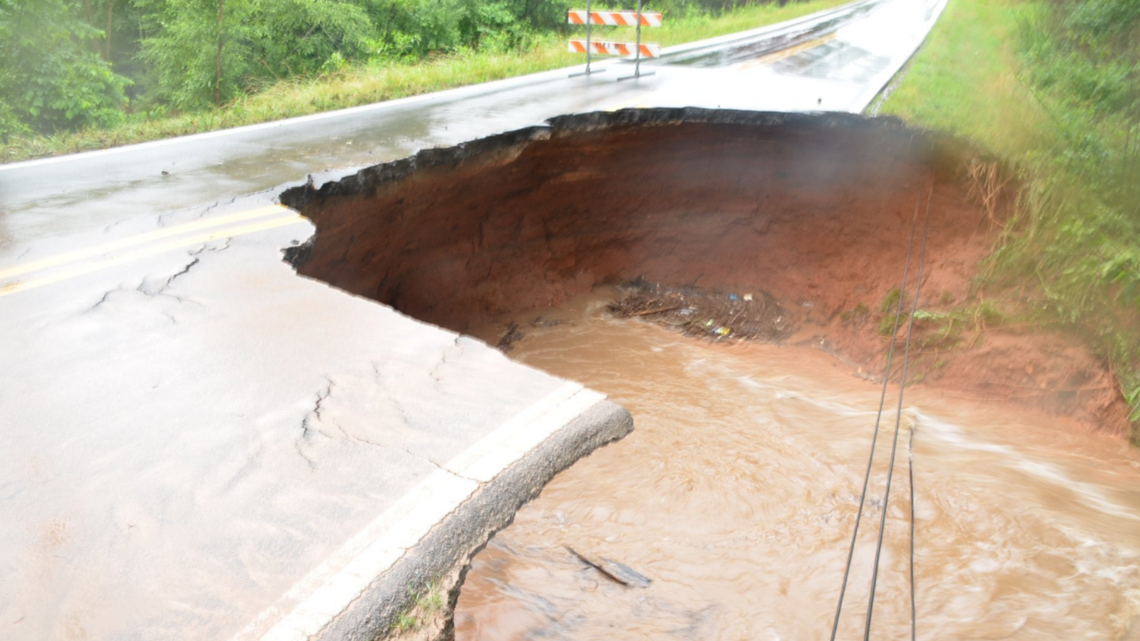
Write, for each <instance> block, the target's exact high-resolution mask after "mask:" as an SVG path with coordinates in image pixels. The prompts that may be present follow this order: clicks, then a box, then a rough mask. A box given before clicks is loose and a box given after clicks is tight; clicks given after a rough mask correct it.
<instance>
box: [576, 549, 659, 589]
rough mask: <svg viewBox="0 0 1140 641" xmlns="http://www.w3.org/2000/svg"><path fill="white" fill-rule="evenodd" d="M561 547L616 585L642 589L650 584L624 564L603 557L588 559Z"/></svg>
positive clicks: (647, 579) (641, 575)
mask: <svg viewBox="0 0 1140 641" xmlns="http://www.w3.org/2000/svg"><path fill="white" fill-rule="evenodd" d="M563 547H565V548H566V549H567V550H568V551H569V552H570V554H573V555H574V556H576V557H578V560H579V561H581V562H583V563H585V564H586V565H588V566H590V567H592V568H594V569H595V570H597V571H598V572H601V573H602V574H604V575H605V576H606V578H608V579H610V580H612V581H614V582H616V583H620V584H622V585H627V586H631V587H635V588H644V587H646V586H648V585H649V584H650V583H652V580H651V579H650V578H649V577H647V576H645V575H644V574H641V573H640V572H638V571H637V570H634V569H633V568H631V567H629V566H628V565H625V564H624V563H618V562H617V561H613V560H610V559H607V558H605V557H588V556H586V555H585V554H582V553H581V552H579V551H577V550H575V549H574V548H572V547H570V546H569V545H565V546H563Z"/></svg>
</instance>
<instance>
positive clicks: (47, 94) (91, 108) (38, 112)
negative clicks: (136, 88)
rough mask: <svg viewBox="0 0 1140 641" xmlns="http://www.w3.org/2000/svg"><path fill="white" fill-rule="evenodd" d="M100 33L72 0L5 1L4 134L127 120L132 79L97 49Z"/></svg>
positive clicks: (0, 4) (0, 79) (1, 35)
mask: <svg viewBox="0 0 1140 641" xmlns="http://www.w3.org/2000/svg"><path fill="white" fill-rule="evenodd" d="M101 35H102V33H101V32H100V31H99V30H97V29H95V28H94V27H92V26H91V25H89V24H87V23H86V22H85V21H83V20H82V19H81V18H80V16H79V15H78V13H77V11H76V7H75V5H74V4H73V3H71V2H68V1H67V0H36V1H35V2H27V1H21V0H0V96H2V97H3V99H2V100H0V137H3V136H6V135H8V134H9V133H12V132H18V131H24V130H27V129H29V128H34V129H38V130H41V131H54V130H56V129H60V128H68V127H77V126H83V125H90V124H94V125H110V124H114V123H115V122H117V121H119V120H121V119H122V117H123V113H122V109H121V108H122V107H123V105H124V104H125V103H126V93H125V91H124V90H125V88H126V86H127V85H128V84H130V81H129V80H128V79H127V78H125V77H123V76H120V75H117V74H115V73H113V72H112V71H111V66H110V65H109V64H108V63H107V62H106V61H105V60H103V59H102V58H101V57H100V56H99V54H98V53H96V51H95V50H94V49H93V47H92V45H93V44H94V43H95V42H96V41H97V40H98V39H99V38H100V37H101Z"/></svg>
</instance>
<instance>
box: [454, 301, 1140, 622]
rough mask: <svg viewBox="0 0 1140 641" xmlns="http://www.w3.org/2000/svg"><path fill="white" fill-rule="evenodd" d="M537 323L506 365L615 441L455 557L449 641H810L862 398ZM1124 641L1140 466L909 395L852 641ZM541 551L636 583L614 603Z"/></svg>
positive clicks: (834, 375) (633, 330)
mask: <svg viewBox="0 0 1140 641" xmlns="http://www.w3.org/2000/svg"><path fill="white" fill-rule="evenodd" d="M601 310H602V302H601V297H599V296H594V297H584V298H582V299H579V300H577V301H574V302H573V303H572V304H569V305H566V306H565V307H563V308H562V309H558V310H554V311H547V312H546V313H545V314H544V315H543V317H542V321H549V320H552V319H553V320H561V321H564V322H562V323H560V324H558V325H557V326H542V325H549V323H545V322H540V323H539V325H540V327H533V326H532V325H531V323H530V322H529V321H532V320H534V317H533V316H531V317H528V318H526V319H522V320H521V322H520V325H521V326H522V327H523V328H524V330H525V331H526V332H527V335H526V336H525V338H523V339H522V340H521V341H519V342H518V343H517V344H516V346H515V348H514V351H512V352H511V355H512V356H513V357H515V358H517V359H519V360H521V361H523V362H525V363H528V364H530V365H533V366H535V367H539V368H542V369H544V370H547V371H550V372H553V373H555V374H558V375H560V376H564V377H566V378H571V379H575V380H579V381H582V382H584V383H585V384H587V385H589V386H591V387H593V388H595V389H598V390H600V391H603V392H606V393H608V394H609V395H610V398H611V399H612V400H614V401H616V402H618V403H621V404H622V405H624V406H625V407H627V408H628V409H629V410H630V412H631V413H632V414H633V416H634V422H635V428H636V429H635V431H634V432H633V434H631V435H630V436H628V437H627V438H625V439H624V440H623V441H620V442H617V443H614V444H611V445H609V446H607V447H605V448H602V449H600V450H598V451H597V452H595V453H594V454H593V455H591V456H590V457H588V458H586V459H584V460H582V461H580V462H579V463H577V464H576V465H574V466H573V467H572V468H571V469H569V470H567V471H565V472H563V473H562V474H560V475H559V476H558V477H556V478H555V479H554V480H553V481H552V482H551V483H550V484H549V485H548V486H547V488H546V489H545V490H544V491H543V493H542V495H541V496H540V497H539V498H538V499H536V500H535V501H533V502H532V503H530V504H528V505H526V506H525V507H523V509H522V510H521V511H520V512H519V514H518V516H517V518H516V519H515V522H514V524H513V525H511V526H510V527H508V528H507V529H506V530H504V531H502V532H500V533H499V534H498V535H496V536H495V538H494V539H493V540H492V541H491V542H490V544H489V545H488V546H487V548H486V549H485V550H484V551H482V552H481V553H480V554H479V555H478V556H476V558H475V561H474V563H473V567H472V569H471V571H470V573H469V574H468V575H467V580H466V583H465V584H464V586H463V589H462V592H461V594H460V598H459V604H458V607H457V610H456V638H457V639H459V640H460V641H473V640H476V639H480V640H486V641H509V640H521V639H576V640H589V641H593V640H601V639H623V640H625V639H693V640H697V639H700V640H706V639H707V640H713V639H719V640H725V641H729V640H731V641H737V640H740V641H745V640H746V641H759V640H777V639H785V640H805V641H806V640H819V639H827V638H828V637H829V635H830V632H831V625H832V619H833V617H834V613H835V606H836V601H837V599H838V595H839V588H840V583H841V580H842V576H843V568H844V563H845V560H846V555H847V549H848V545H849V542H850V537H851V532H852V526H853V524H854V520H855V513H856V510H857V507H858V501H859V491H860V488H861V484H862V475H863V472H864V470H865V467H866V461H867V454H868V448H869V445H870V440H871V436H872V431H873V429H874V423H875V410H876V409H877V407H878V401H879V387H878V386H877V385H875V384H872V383H868V382H866V381H864V380H861V379H859V378H856V377H854V376H852V375H851V373H850V369H849V368H847V367H845V366H843V365H842V364H840V363H838V362H836V361H835V360H834V359H832V358H831V357H829V356H827V355H825V354H823V353H820V352H818V351H815V350H811V349H807V348H790V347H775V346H770V345H743V344H731V345H729V344H719V345H714V344H709V343H707V342H699V341H694V340H692V339H688V338H684V337H681V336H678V335H675V334H672V333H670V332H668V331H666V330H664V329H661V328H658V327H655V326H652V325H649V324H646V323H642V322H639V321H634V320H613V319H609V318H607V317H606V316H605V314H604V313H603V312H602V311H601ZM897 392H898V390H897V387H893V386H892V388H891V390H890V391H889V392H888V397H887V408H888V410H887V413H885V414H884V420H883V426H882V428H881V431H880V437H879V448H878V452H877V454H876V465H875V468H874V473H873V476H872V481H871V489H870V491H869V495H868V505H867V506H866V508H865V510H864V518H863V521H862V525H861V526H860V535H859V540H858V547H857V549H856V554H855V559H854V563H853V565H852V571H851V581H850V585H849V587H848V590H847V598H846V600H845V602H844V610H843V618H842V620H841V623H840V627H839V632H840V634H839V638H840V639H858V638H862V634H863V625H864V620H865V615H866V612H867V597H868V594H869V584H870V576H871V565H872V559H873V556H874V552H875V538H876V537H877V536H878V529H879V528H878V523H879V518H880V516H881V505H882V496H883V485H884V481H885V475H886V469H887V461H888V459H889V457H890V446H891V437H892V434H893V430H894V425H895V420H894V413H893V412H890V409H891V408H893V407H894V406H895V403H896V402H897V396H896V395H897ZM912 426H914V427H915V433H914V450H913V451H914V479H915V501H916V510H915V516H916V544H915V553H914V558H915V585H916V601H917V612H918V636H919V638H920V639H943V640H958V639H1006V638H1010V639H1051V640H1052V639H1064V640H1077V639H1128V640H1130V641H1131V640H1133V639H1140V630H1137V628H1140V623H1133V620H1134V619H1135V618H1136V617H1137V614H1140V455H1138V453H1137V451H1136V450H1135V449H1129V448H1128V447H1127V446H1126V445H1124V444H1123V443H1121V442H1120V441H1118V440H1114V439H1110V438H1107V437H1103V436H1099V435H1095V434H1085V433H1081V432H1079V431H1076V430H1075V429H1074V428H1073V426H1072V425H1069V424H1067V423H1065V422H1064V421H1063V420H1059V419H1050V418H1048V417H1041V416H1039V415H1031V414H1029V413H1026V412H1016V411H1012V410H1005V411H1003V410H1002V409H1001V408H999V407H996V406H994V405H975V404H971V403H969V402H967V401H961V400H952V399H946V398H940V397H938V396H936V395H935V394H933V393H930V392H926V391H924V390H923V389H922V388H921V387H918V388H915V389H914V390H908V391H907V395H906V399H905V409H904V414H903V418H902V432H901V435H900V439H899V457H898V462H897V463H896V473H895V477H894V482H893V485H892V488H891V494H890V503H889V506H888V509H887V521H886V533H885V541H884V544H883V552H882V555H883V556H882V561H881V570H880V574H879V583H878V590H877V597H876V601H875V609H874V617H873V629H872V635H871V638H873V639H905V638H909V635H910V592H909V587H908V568H909V563H908V558H909V557H908V549H909V548H908V545H909V522H910V521H909V518H910V509H909V503H910V495H909V487H908V478H907V458H908V450H907V445H908V438H909V430H910V428H911V427H912ZM564 546H571V547H573V548H575V549H577V550H580V551H583V552H585V553H587V554H593V555H597V556H603V557H607V558H609V559H613V560H615V561H620V562H622V563H624V564H626V565H628V566H630V567H632V568H634V569H636V570H637V571H639V572H640V573H642V574H644V575H646V576H648V577H650V578H651V579H652V580H653V582H652V584H650V585H649V586H648V587H646V588H634V587H625V586H622V585H619V584H616V583H614V582H612V581H610V580H607V579H606V578H605V577H604V576H602V575H601V574H600V573H599V572H598V571H596V570H594V569H592V568H589V567H587V566H585V565H584V564H583V563H582V562H580V561H579V560H578V559H576V558H575V557H574V556H573V555H572V554H571V553H570V552H568V551H567V550H566V548H565V547H564ZM1130 627H1131V629H1130Z"/></svg>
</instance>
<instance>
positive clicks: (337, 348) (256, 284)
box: [0, 199, 600, 639]
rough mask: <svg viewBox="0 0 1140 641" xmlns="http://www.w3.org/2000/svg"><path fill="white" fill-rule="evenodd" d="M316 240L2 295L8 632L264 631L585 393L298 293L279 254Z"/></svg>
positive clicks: (162, 261)
mask: <svg viewBox="0 0 1140 641" xmlns="http://www.w3.org/2000/svg"><path fill="white" fill-rule="evenodd" d="M254 201H255V202H252V203H251V202H249V199H245V200H238V201H236V202H235V203H234V204H232V205H230V206H227V207H225V208H223V209H224V210H226V211H229V210H231V209H234V208H244V209H249V208H251V207H253V206H257V205H260V204H262V203H261V202H256V199H254ZM311 233H312V227H311V225H309V224H308V223H305V222H300V223H296V224H292V225H287V226H283V227H277V228H274V229H270V230H268V231H265V232H261V233H258V234H256V235H247V236H240V237H235V238H232V239H229V240H228V242H226V243H222V242H221V241H215V242H213V243H209V244H204V245H200V246H196V247H192V248H190V249H188V250H183V251H176V252H169V253H162V254H158V255H155V256H152V257H149V258H146V259H144V260H140V261H137V262H132V263H129V264H124V265H119V266H115V267H112V268H109V269H104V270H101V271H97V272H93V273H90V274H87V275H85V276H83V277H81V278H75V279H71V280H66V281H63V282H60V283H56V284H54V285H51V286H46V287H41V288H37V289H31V290H28V291H24V292H20V293H19V294H16V295H12V296H7V297H0V316H2V317H3V319H4V331H3V332H0V353H3V354H4V364H5V367H4V368H3V370H2V371H0V390H2V392H0V393H2V397H0V403H2V404H3V413H4V416H5V437H6V438H5V440H6V447H5V448H3V450H2V451H0V488H2V490H0V503H2V505H3V508H4V512H5V514H6V515H8V517H9V518H6V519H5V522H4V523H3V524H0V575H2V577H3V580H0V637H3V638H13V637H12V635H15V637H18V638H27V639H38V638H45V639H46V638H53V637H55V636H57V635H59V634H64V633H65V631H66V630H69V629H72V628H74V629H81V630H82V631H83V632H84V633H85V634H86V635H87V636H88V638H97V639H119V638H144V639H149V638H167V639H180V638H181V639H201V638H222V639H224V638H231V637H234V638H258V634H261V633H265V632H266V631H267V630H268V629H269V628H270V627H271V625H270V624H272V623H273V620H272V618H269V619H267V622H266V624H265V625H264V626H262V628H264V629H262V628H259V627H258V626H256V625H254V626H253V628H249V626H250V625H251V623H250V622H251V620H255V619H256V616H255V615H257V614H258V613H261V612H263V611H265V610H272V609H273V608H274V607H282V606H280V605H279V603H278V602H279V601H280V599H282V598H283V596H282V595H287V594H290V593H291V592H290V591H291V590H292V591H295V590H296V589H297V588H296V586H297V584H298V581H301V580H302V579H304V578H305V577H306V576H308V575H309V574H310V573H311V572H312V571H313V568H318V567H321V566H322V564H327V563H328V562H329V560H330V559H332V558H339V557H337V555H338V554H342V550H341V548H342V547H343V546H344V545H345V542H346V541H348V540H351V539H352V538H353V537H354V536H356V535H358V533H360V532H362V531H365V530H366V529H367V528H368V527H369V525H370V524H371V523H373V522H374V521H375V520H376V519H377V518H378V516H379V515H383V514H385V513H386V511H388V510H389V508H392V506H394V505H396V504H397V503H398V502H399V501H400V499H401V498H403V497H405V496H406V495H407V494H408V493H409V492H412V491H413V490H415V489H416V488H417V487H420V486H422V485H423V484H424V483H425V482H427V481H428V480H429V477H431V475H432V474H433V473H437V472H446V473H447V474H448V475H449V476H451V477H452V478H454V479H459V480H462V481H463V482H464V483H466V484H468V485H467V486H464V487H467V491H468V492H469V493H470V492H472V491H474V490H475V489H477V487H478V486H479V485H480V484H481V483H483V482H484V481H478V482H476V481H474V480H472V478H471V477H469V476H466V475H465V474H464V473H463V471H462V470H460V469H456V468H455V467H454V466H452V467H449V466H448V464H447V463H446V462H447V461H452V460H455V459H457V458H458V457H460V456H461V455H463V454H464V452H466V451H467V450H469V449H470V448H471V446H472V444H475V443H478V442H479V441H480V440H481V439H482V438H483V437H485V436H487V435H489V434H491V433H492V432H494V431H495V430H497V429H499V428H500V427H501V426H503V425H504V424H506V423H508V422H510V421H511V420H512V418H514V417H516V416H518V415H519V414H520V412H524V411H526V410H527V409H528V408H530V407H532V406H534V405H535V403H536V402H537V401H539V400H541V399H543V398H545V397H547V396H549V395H550V394H551V393H552V392H555V391H557V390H559V389H561V388H563V387H564V386H565V385H566V382H565V381H562V380H559V379H556V378H554V377H552V376H549V375H547V374H544V373H541V372H538V371H535V370H532V369H530V368H527V367H524V366H521V365H518V364H515V363H513V362H511V361H509V360H507V359H506V357H504V356H503V355H502V354H501V353H499V352H498V351H496V350H493V349H491V348H489V347H487V346H486V345H484V344H482V343H480V342H478V341H476V340H474V339H470V338H467V337H463V336H457V335H455V334H453V333H451V332H447V331H444V330H441V329H438V328H435V327H432V326H429V325H425V324H423V323H420V322H418V321H416V320H413V319H411V318H409V317H406V316H403V315H401V314H399V313H397V312H395V311H393V310H392V309H390V308H387V307H383V306H381V305H377V304H375V303H373V302H371V301H368V300H364V299H360V298H357V297H353V296H349V295H347V294H344V293H342V292H339V291H337V290H334V289H332V288H330V287H328V286H326V285H325V284H323V283H319V282H316V281H312V280H309V279H305V278H300V277H298V276H297V275H296V274H295V273H294V272H293V270H292V268H291V267H290V266H289V265H288V264H287V263H285V262H283V261H282V260H281V254H280V250H279V248H281V247H287V246H289V245H290V244H292V243H294V242H299V241H303V240H305V239H306V238H307V237H308V236H309V235H310V234H311ZM598 400H600V398H598V399H594V402H593V404H596V403H597V401H598ZM583 409H585V408H583ZM440 505H443V504H442V503H441V504H440ZM456 507H457V506H456V505H451V506H449V507H448V509H447V510H446V512H445V513H444V514H442V515H441V518H444V517H446V515H447V514H450V513H452V512H454V511H455V509H456ZM511 513H513V509H512V510H511ZM408 547H411V545H409V546H408ZM402 549H406V548H402ZM342 555H343V554H342ZM340 562H341V564H342V565H343V566H345V567H348V566H350V565H351V564H352V560H351V559H342V560H341V561H340ZM301 601H303V600H301ZM122 604H130V607H129V608H124V607H123V605H122ZM17 622H18V623H17ZM243 630H246V632H245V633H244V634H245V635H246V636H244V637H240V636H238V637H235V635H238V634H239V633H241V632H242V631H243ZM250 630H252V632H250Z"/></svg>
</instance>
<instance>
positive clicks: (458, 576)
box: [234, 383, 633, 641]
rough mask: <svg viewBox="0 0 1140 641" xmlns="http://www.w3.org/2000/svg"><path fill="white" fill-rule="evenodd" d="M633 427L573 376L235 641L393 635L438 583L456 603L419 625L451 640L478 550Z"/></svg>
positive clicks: (425, 485) (442, 471)
mask: <svg viewBox="0 0 1140 641" xmlns="http://www.w3.org/2000/svg"><path fill="white" fill-rule="evenodd" d="M632 430H633V418H632V417H631V416H630V414H629V412H628V411H627V410H626V409H625V408H623V407H621V406H619V405H617V404H615V403H612V402H610V401H607V400H605V396H604V395H602V394H599V393H597V392H594V391H592V390H588V389H585V388H583V387H582V386H581V385H579V384H576V383H566V384H565V385H563V386H562V387H561V388H560V389H559V390H556V391H555V392H554V393H552V394H551V395H550V396H548V397H547V398H544V399H542V400H540V401H538V402H536V403H535V404H533V405H532V406H531V407H530V408H527V409H526V410H524V411H522V412H520V413H518V414H516V415H515V416H514V417H513V418H511V419H510V420H508V421H507V422H506V423H504V424H503V425H502V426H501V427H500V428H498V429H497V430H496V431H495V432H493V433H492V434H490V435H488V436H487V437H484V438H483V439H482V440H481V441H479V442H477V443H476V444H475V445H473V446H472V447H471V448H470V449H469V450H467V451H466V452H464V453H463V454H461V455H460V456H458V457H456V458H455V459H454V460H453V461H451V462H449V463H448V464H447V465H444V466H440V467H439V469H438V470H437V471H436V472H434V473H432V474H431V475H429V476H428V477H427V478H426V479H425V480H424V481H423V482H422V483H421V484H420V486H419V487H417V488H416V489H414V490H412V491H411V492H408V493H406V495H405V496H404V497H402V498H401V500H400V501H399V502H398V504H397V505H396V506H393V508H391V509H389V510H388V511H386V512H385V513H384V514H382V515H380V517H379V518H378V519H377V520H376V521H374V522H373V523H372V524H371V525H370V526H368V527H366V528H365V529H364V530H363V531H361V532H360V533H359V534H358V535H357V536H355V537H353V539H352V540H351V541H350V542H349V543H348V544H346V547H345V548H342V550H341V552H339V553H338V554H334V555H333V556H332V557H330V558H329V559H328V560H327V561H326V562H325V563H323V564H322V565H321V566H320V567H318V568H316V569H315V570H314V571H313V572H312V573H311V574H310V575H309V576H307V577H305V578H304V579H302V580H301V581H299V582H298V583H297V584H296V585H295V586H294V587H293V589H291V590H289V591H288V592H287V593H286V594H285V595H283V597H282V599H281V600H280V601H278V603H276V604H274V605H273V606H271V607H270V608H268V609H267V610H265V611H263V612H262V613H261V614H260V615H259V616H257V617H255V618H254V620H253V621H251V622H250V624H249V625H248V626H247V627H246V629H245V630H243V631H242V632H240V633H239V634H238V635H237V636H236V637H234V639H235V641H236V640H239V639H240V640H245V639H260V640H261V641H304V640H311V641H325V640H329V641H331V640H337V641H365V640H367V641H371V640H373V639H383V638H390V637H392V636H393V635H395V633H396V632H397V627H398V626H397V623H398V622H399V621H400V619H401V615H404V614H405V613H407V612H409V611H410V610H411V609H412V608H413V607H414V606H415V605H416V599H417V595H419V594H423V593H424V592H425V591H426V590H428V589H429V588H432V587H434V588H435V589H440V590H443V591H445V592H446V593H447V594H448V599H447V602H446V605H445V607H444V608H443V609H442V610H441V611H439V612H435V613H432V617H433V620H431V621H427V622H425V623H426V624H427V625H421V626H419V628H420V629H419V630H417V631H416V632H417V633H419V638H425V637H424V633H425V632H429V631H430V636H427V637H426V638H430V639H450V638H451V636H452V630H453V623H452V614H453V609H454V606H455V603H456V601H457V600H458V597H459V588H460V586H461V585H462V583H463V578H464V576H465V575H466V572H467V569H468V567H469V566H470V563H471V559H472V558H473V557H474V555H475V554H476V553H477V552H478V551H479V550H481V549H482V548H483V547H484V546H485V545H486V544H487V542H488V541H489V540H490V538H491V536H492V535H494V534H495V532H498V531H499V530H501V529H503V528H504V527H506V526H508V525H509V524H510V523H511V522H512V521H513V520H514V517H515V514H516V512H518V510H519V508H520V507H522V505H523V504H525V503H526V502H528V501H530V500H531V499H533V498H534V497H536V496H538V494H539V493H540V492H541V491H542V489H543V487H545V485H546V484H547V483H548V482H549V481H550V480H551V479H552V478H554V475H555V474H557V473H558V472H560V471H562V470H564V469H566V468H568V467H570V466H571V465H573V464H574V463H575V462H576V461H578V460H579V459H581V458H583V457H585V456H587V455H589V454H590V453H591V452H593V451H594V450H596V449H597V448H599V447H601V446H603V445H605V444H607V443H609V442H611V441H615V440H618V439H620V438H622V437H624V436H625V435H627V434H629V433H630V432H631V431H632ZM266 628H268V629H267V630H266Z"/></svg>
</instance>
